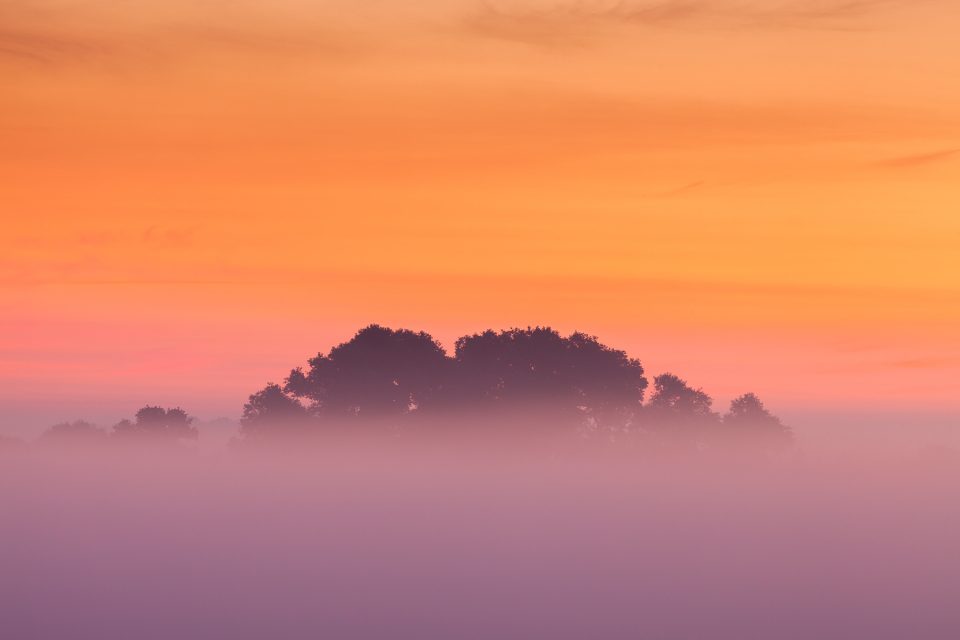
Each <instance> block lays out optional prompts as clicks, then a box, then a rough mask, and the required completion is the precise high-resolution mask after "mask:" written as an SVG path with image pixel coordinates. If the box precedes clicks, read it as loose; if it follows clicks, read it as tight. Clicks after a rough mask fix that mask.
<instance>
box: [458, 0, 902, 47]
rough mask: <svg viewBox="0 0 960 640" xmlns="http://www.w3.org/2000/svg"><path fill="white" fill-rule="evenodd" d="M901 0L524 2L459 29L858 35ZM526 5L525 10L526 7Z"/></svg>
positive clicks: (553, 38) (486, 6)
mask: <svg viewBox="0 0 960 640" xmlns="http://www.w3.org/2000/svg"><path fill="white" fill-rule="evenodd" d="M895 4H903V3H902V2H901V1H900V0H859V1H857V0H854V1H840V0H825V1H822V2H810V1H809V0H806V1H793V2H780V3H776V4H774V5H773V6H771V5H770V3H766V4H764V3H758V2H752V3H731V2H726V1H717V0H714V1H710V0H667V1H661V2H650V1H649V0H647V1H640V2H630V1H629V0H623V1H620V2H617V3H616V4H614V5H612V6H611V5H598V4H596V3H593V4H591V3H584V2H567V3H561V4H558V5H554V6H551V7H537V8H525V7H524V5H523V4H522V3H518V4H515V5H508V4H506V3H503V4H497V5H492V4H490V3H488V2H484V3H482V4H481V6H480V8H479V9H478V10H474V11H473V12H472V13H471V14H470V15H468V16H467V17H466V18H465V19H464V20H463V21H462V22H461V24H460V27H461V29H462V30H463V31H464V32H466V33H469V34H472V35H475V36H478V37H486V38H493V39H500V40H508V41H515V42H521V43H526V44H530V45H535V46H544V47H556V46H583V45H585V44H587V43H589V42H592V41H593V39H594V38H595V37H596V36H598V35H599V33H598V32H599V31H600V30H602V29H603V28H606V27H617V26H633V27H648V28H671V29H701V30H702V29H707V30H714V29H758V30H787V29H798V30H799V29H803V30H818V31H820V30H823V31H860V30H866V29H868V28H869V25H867V24H865V20H866V19H867V18H869V17H870V16H872V15H873V14H874V13H875V12H876V11H878V10H880V9H882V8H883V7H886V6H891V5H895ZM528 6H529V5H528Z"/></svg>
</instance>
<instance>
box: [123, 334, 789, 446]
mask: <svg viewBox="0 0 960 640" xmlns="http://www.w3.org/2000/svg"><path fill="white" fill-rule="evenodd" d="M647 386H648V384H647V379H646V378H645V377H644V370H643V366H642V365H641V364H640V361H639V360H637V359H635V358H631V357H629V356H628V355H627V354H626V353H625V352H624V351H621V350H618V349H613V348H611V347H608V346H606V345H604V344H603V343H601V342H600V341H599V340H598V339H597V338H596V337H595V336H591V335H588V334H585V333H579V332H577V333H572V334H570V335H569V336H566V337H564V336H562V335H560V334H559V333H558V332H557V331H555V330H554V329H551V328H550V327H539V326H538V327H527V328H526V329H519V328H513V329H507V330H503V331H493V330H486V331H483V332H480V333H475V334H472V335H466V336H463V337H461V338H459V339H458V340H457V341H456V345H455V351H454V355H453V357H448V356H447V355H446V353H445V352H444V350H443V348H442V347H441V346H440V344H439V343H437V341H436V340H434V339H433V338H432V337H431V336H430V335H429V334H427V333H424V332H422V331H421V332H414V331H410V330H407V329H398V330H394V329H389V328H386V327H382V326H380V325H376V324H374V325H370V326H368V327H365V328H363V329H361V330H360V331H359V332H357V334H356V335H355V336H354V337H353V338H352V339H351V340H349V341H348V342H344V343H342V344H340V345H337V346H336V347H333V348H332V349H330V351H329V352H328V353H326V354H324V353H319V354H317V356H316V357H314V358H312V359H311V360H310V361H309V366H308V368H307V369H306V370H304V369H301V368H297V369H294V370H293V371H291V372H290V375H289V376H288V377H287V379H286V381H285V384H284V385H283V386H280V385H277V384H268V385H267V386H266V387H264V388H263V389H261V390H260V391H258V392H256V393H254V394H253V395H251V396H250V397H249V400H248V402H247V403H246V404H245V405H244V408H243V417H242V419H241V424H242V429H243V433H244V434H245V435H247V436H251V437H260V436H267V435H268V434H272V433H284V432H285V433H293V432H296V433H306V432H310V431H316V430H317V429H322V428H324V426H326V425H331V424H341V423H342V424H354V423H355V424H360V423H361V422H363V423H367V422H369V421H374V422H378V423H379V424H387V425H390V426H394V425H397V426H399V425H401V424H402V426H404V427H406V426H410V425H423V424H432V423H434V422H436V423H438V424H451V425H452V426H457V425H458V424H459V425H463V424H465V423H467V422H473V421H474V420H475V419H476V418H477V417H484V418H485V419H486V421H485V422H484V421H481V423H480V424H482V425H483V426H484V427H486V426H491V425H497V424H503V425H505V426H507V427H508V428H514V427H516V428H520V429H523V428H527V429H536V428H537V427H540V426H550V427H554V428H555V429H558V430H559V431H561V432H562V431H564V430H566V432H568V433H569V432H578V433H581V434H585V433H586V434H591V433H602V434H614V433H619V432H623V433H626V434H635V435H636V436H638V437H637V438H636V439H632V438H630V439H631V440H633V442H636V443H643V442H654V443H660V444H665V445H668V446H680V447H681V448H690V447H696V448H703V447H709V446H713V444H715V443H717V442H720V441H722V440H723V439H724V438H730V437H733V436H734V435H736V434H754V435H757V434H760V436H762V439H764V441H765V442H768V443H776V442H789V441H790V430H789V429H787V428H786V427H784V426H783V425H782V424H781V423H780V421H779V420H778V419H777V418H776V417H774V416H773V415H772V414H770V413H769V412H768V411H767V410H766V409H765V408H764V407H763V404H762V403H761V402H760V401H759V400H758V399H757V398H756V396H754V395H752V394H747V395H745V396H742V397H740V398H738V399H737V400H735V401H734V403H733V404H732V406H731V410H730V412H729V413H728V414H727V415H726V416H724V417H722V418H721V416H720V415H719V414H718V413H717V412H715V411H714V410H713V400H712V398H711V397H710V396H709V395H708V394H707V393H706V392H704V391H703V390H702V389H699V388H693V387H691V386H690V385H689V384H687V382H686V381H685V380H684V379H682V378H680V377H679V376H676V375H674V374H672V373H664V374H661V375H658V376H656V377H655V378H654V381H653V387H654V389H653V394H652V395H651V396H650V399H649V402H647V403H646V404H644V394H645V391H646V388H647ZM142 412H145V413H144V415H143V416H141V414H138V420H137V423H136V424H130V425H129V426H128V427H125V428H130V429H135V428H139V427H140V423H141V422H145V423H151V421H152V420H153V419H154V418H153V416H154V414H156V416H157V419H159V416H161V415H163V416H164V417H166V414H163V410H162V409H159V408H157V407H148V408H145V409H144V410H142ZM118 430H122V429H120V428H119V427H118ZM611 439H613V438H611Z"/></svg>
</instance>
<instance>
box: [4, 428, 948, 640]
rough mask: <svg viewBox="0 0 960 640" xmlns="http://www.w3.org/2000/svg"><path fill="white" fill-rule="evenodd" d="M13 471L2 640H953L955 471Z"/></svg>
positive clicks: (496, 465) (36, 455)
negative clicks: (557, 639)
mask: <svg viewBox="0 0 960 640" xmlns="http://www.w3.org/2000/svg"><path fill="white" fill-rule="evenodd" d="M480 449H481V448H480V447H477V446H475V445H474V444H470V445H466V444H465V445H464V446H459V447H458V446H453V445H452V444H450V443H447V445H445V446H444V447H434V448H426V447H423V446H419V447H414V446H405V445H400V444H391V445H384V446H378V447H374V446H371V445H370V444H369V443H365V444H364V445H362V446H357V445H350V446H348V445H345V444H341V445H339V446H336V447H334V446H330V447H327V448H326V449H325V450H322V451H312V450H306V451H304V450H300V451H269V452H263V451H261V452H242V451H239V452H238V451H233V452H229V451H221V452H219V453H205V452H168V453H164V454H156V453H144V452H139V453H136V452H131V451H120V452H112V453H102V452H91V451H87V452H60V453H53V452H49V451H48V452H43V451H39V450H37V449H33V448H31V449H29V450H23V451H21V452H19V453H18V452H10V453H8V454H6V455H4V456H3V457H2V459H0V503H2V505H3V517H2V520H0V567H2V571H0V627H2V628H3V630H4V632H3V633H2V634H0V635H2V636H3V637H4V638H11V639H17V640H29V639H31V638H44V639H47V638H107V637H112V638H137V639H146V638H158V639H160V638H162V639H171V638H258V639H260V638H385V637H386V638H503V637H510V638H578V639H580V638H731V639H740V640H743V639H748V638H763V639H770V638H798V639H799V638H802V639H810V638H847V637H861V638H872V639H876V638H897V639H902V638H924V639H937V638H944V639H946V638H956V637H960V609H958V608H957V607H956V596H957V593H960V549H958V533H960V505H958V501H957V488H958V486H960V482H958V481H960V464H958V459H957V457H956V455H955V454H953V453H951V452H950V451H947V450H943V451H938V450H929V451H927V452H926V453H921V454H910V455H904V456H899V457H897V456H890V455H872V456H871V455H862V456H859V457H858V459H853V457H849V458H848V459H846V460H840V459H838V458H837V457H836V456H834V457H833V458H831V459H830V461H829V462H827V461H826V460H817V459H815V458H812V457H811V456H809V455H795V456H792V457H787V458H780V459H775V460H765V461H761V460H758V459H755V458H744V457H739V458H728V459H702V458H695V459H685V460H654V459H649V458H646V459H645V458H639V457H636V456H631V455H620V454H615V453H611V452H609V451H592V452H586V451H581V452H569V451H568V452H566V453H563V454H557V453H556V452H554V453H551V454H541V453H536V452H531V451H529V450H524V451H522V452H521V451H516V452H514V453H511V454H507V453H504V452H503V451H502V450H498V449H497V448H496V447H488V448H484V449H482V450H480Z"/></svg>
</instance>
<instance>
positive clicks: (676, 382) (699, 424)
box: [644, 373, 720, 446]
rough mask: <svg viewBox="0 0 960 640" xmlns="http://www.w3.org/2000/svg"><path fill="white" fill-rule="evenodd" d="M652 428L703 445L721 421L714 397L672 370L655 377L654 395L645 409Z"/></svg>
mask: <svg viewBox="0 0 960 640" xmlns="http://www.w3.org/2000/svg"><path fill="white" fill-rule="evenodd" d="M644 422H645V424H646V426H647V428H648V430H649V431H651V432H653V433H656V434H658V435H660V436H661V437H664V438H666V439H668V440H671V441H673V442H674V443H685V444H687V445H697V446H701V445H703V443H704V441H705V438H706V437H707V436H708V435H709V432H710V430H711V429H712V428H714V427H716V426H717V425H718V424H719V422H720V416H719V415H717V413H716V412H714V411H713V398H711V397H710V396H709V395H707V394H706V393H705V392H704V391H703V390H702V389H699V388H698V389H694V388H692V387H691V386H690V385H688V384H687V381H686V380H684V379H683V378H680V377H679V376H676V375H674V374H672V373H664V374H661V375H659V376H657V377H655V378H654V379H653V395H652V396H651V397H650V402H649V403H648V404H647V406H646V408H645V411H644Z"/></svg>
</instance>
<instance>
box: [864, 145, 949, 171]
mask: <svg viewBox="0 0 960 640" xmlns="http://www.w3.org/2000/svg"><path fill="white" fill-rule="evenodd" d="M957 154H960V149H941V150H939V151H930V152H927V153H918V154H912V155H906V156H897V157H895V158H887V159H886V160H881V161H880V162H878V163H877V165H878V166H881V167H888V168H893V169H896V168H904V169H906V168H910V167H918V166H923V165H928V164H935V163H938V162H945V161H947V160H951V159H953V158H954V157H955V156H957Z"/></svg>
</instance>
